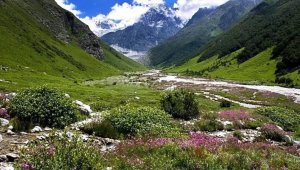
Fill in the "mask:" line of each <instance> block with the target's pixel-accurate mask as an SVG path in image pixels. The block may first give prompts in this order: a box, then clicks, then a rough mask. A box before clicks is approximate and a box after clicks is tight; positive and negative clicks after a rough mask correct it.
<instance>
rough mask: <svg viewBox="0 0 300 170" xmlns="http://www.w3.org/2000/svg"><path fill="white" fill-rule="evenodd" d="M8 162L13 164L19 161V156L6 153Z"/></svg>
mask: <svg viewBox="0 0 300 170" xmlns="http://www.w3.org/2000/svg"><path fill="white" fill-rule="evenodd" d="M6 157H7V160H8V162H14V161H15V160H17V159H19V158H20V156H19V155H17V154H15V153H8V154H6Z"/></svg>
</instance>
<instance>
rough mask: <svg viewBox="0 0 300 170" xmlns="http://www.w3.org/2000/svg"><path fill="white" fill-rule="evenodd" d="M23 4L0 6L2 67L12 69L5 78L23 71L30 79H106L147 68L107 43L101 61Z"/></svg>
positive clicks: (2, 73) (10, 77)
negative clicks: (57, 34) (51, 28)
mask: <svg viewBox="0 0 300 170" xmlns="http://www.w3.org/2000/svg"><path fill="white" fill-rule="evenodd" d="M34 4H35V3H34ZM22 5H24V4H23V3H22V2H14V1H7V2H6V3H4V5H2V6H1V7H0V8H1V10H0V23H1V24H0V34H1V36H0V42H1V43H0V58H1V60H0V66H1V67H6V68H8V72H3V70H1V71H0V72H1V73H0V74H1V75H2V77H1V78H3V79H13V77H15V76H17V75H14V74H20V75H21V74H23V75H24V78H22V79H26V80H31V77H33V79H35V78H37V76H40V78H41V79H44V78H46V79H48V78H49V77H51V78H50V79H52V78H53V77H52V76H56V77H62V78H66V79H72V80H77V79H92V78H93V79H102V78H104V77H107V76H112V75H118V74H121V73H122V72H124V71H137V70H145V67H144V66H142V65H140V64H138V63H136V62H134V61H132V60H130V59H128V58H126V57H125V56H123V55H122V54H119V53H117V52H116V51H114V50H113V49H111V48H110V47H109V46H107V45H105V44H104V43H102V49H103V51H104V54H105V58H104V60H103V61H100V60H98V59H96V58H95V57H93V56H91V55H90V54H88V53H86V52H85V51H83V50H82V49H81V48H79V47H78V45H77V43H76V42H75V41H73V42H71V43H65V42H62V41H60V40H58V39H56V38H55V37H54V36H53V35H52V34H51V33H50V32H49V31H48V30H47V28H46V27H45V26H44V25H42V24H40V23H39V22H37V21H36V20H35V19H34V17H33V16H31V14H30V13H29V12H28V11H27V8H26V7H24V6H22ZM35 5H36V4H35ZM36 8H37V11H36V12H40V11H38V6H37V7H36ZM41 14H42V13H41ZM23 72H26V73H23ZM47 75H49V76H47ZM54 79H58V78H54ZM13 80H18V79H13ZM30 83H31V82H29V84H30Z"/></svg>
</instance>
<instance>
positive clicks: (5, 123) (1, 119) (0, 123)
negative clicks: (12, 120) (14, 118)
mask: <svg viewBox="0 0 300 170" xmlns="http://www.w3.org/2000/svg"><path fill="white" fill-rule="evenodd" d="M0 125H1V126H7V125H9V120H7V119H3V118H0Z"/></svg>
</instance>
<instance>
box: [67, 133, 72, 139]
mask: <svg viewBox="0 0 300 170" xmlns="http://www.w3.org/2000/svg"><path fill="white" fill-rule="evenodd" d="M66 135H67V137H68V138H69V139H73V136H74V134H73V133H72V132H67V133H66Z"/></svg>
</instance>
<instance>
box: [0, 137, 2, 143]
mask: <svg viewBox="0 0 300 170" xmlns="http://www.w3.org/2000/svg"><path fill="white" fill-rule="evenodd" d="M2 141H3V138H2V135H0V143H1V142H2Z"/></svg>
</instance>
